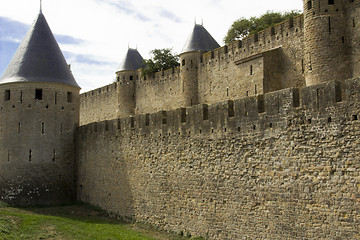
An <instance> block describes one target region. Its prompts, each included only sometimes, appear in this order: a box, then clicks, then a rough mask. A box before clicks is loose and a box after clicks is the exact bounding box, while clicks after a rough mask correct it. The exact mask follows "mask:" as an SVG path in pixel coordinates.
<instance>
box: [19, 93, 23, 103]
mask: <svg viewBox="0 0 360 240" xmlns="http://www.w3.org/2000/svg"><path fill="white" fill-rule="evenodd" d="M22 102H23V92H22V91H20V103H22Z"/></svg>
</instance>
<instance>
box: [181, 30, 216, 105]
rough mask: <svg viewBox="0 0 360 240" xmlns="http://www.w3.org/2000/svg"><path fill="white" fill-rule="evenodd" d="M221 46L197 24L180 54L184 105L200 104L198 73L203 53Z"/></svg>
mask: <svg viewBox="0 0 360 240" xmlns="http://www.w3.org/2000/svg"><path fill="white" fill-rule="evenodd" d="M218 47H220V45H219V44H218V43H217V42H216V40H215V39H214V38H213V37H212V36H211V35H210V33H209V32H208V31H207V30H206V29H205V28H204V26H202V25H199V24H195V26H194V28H193V31H192V32H191V34H190V36H189V38H188V40H187V41H186V43H185V46H184V48H183V50H182V51H181V54H180V79H181V84H182V90H183V91H182V92H183V106H184V107H187V106H192V105H196V104H198V101H199V99H198V73H199V69H198V68H199V63H200V58H201V54H203V53H204V52H208V51H212V50H214V49H215V48H218Z"/></svg>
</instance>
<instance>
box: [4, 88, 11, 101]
mask: <svg viewBox="0 0 360 240" xmlns="http://www.w3.org/2000/svg"><path fill="white" fill-rule="evenodd" d="M4 100H5V101H9V100H10V90H5V97H4Z"/></svg>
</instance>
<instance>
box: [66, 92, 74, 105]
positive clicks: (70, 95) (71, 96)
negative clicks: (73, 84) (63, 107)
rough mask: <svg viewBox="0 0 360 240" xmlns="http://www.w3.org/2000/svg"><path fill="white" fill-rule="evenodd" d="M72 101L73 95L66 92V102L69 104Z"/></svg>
mask: <svg viewBox="0 0 360 240" xmlns="http://www.w3.org/2000/svg"><path fill="white" fill-rule="evenodd" d="M72 101H73V95H72V92H67V102H68V103H71V102H72Z"/></svg>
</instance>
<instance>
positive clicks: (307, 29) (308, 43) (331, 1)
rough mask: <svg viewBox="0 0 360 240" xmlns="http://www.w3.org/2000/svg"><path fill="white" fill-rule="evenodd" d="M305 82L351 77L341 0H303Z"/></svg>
mask: <svg viewBox="0 0 360 240" xmlns="http://www.w3.org/2000/svg"><path fill="white" fill-rule="evenodd" d="M303 3H304V43H305V62H306V68H305V80H306V85H307V86H310V85H314V84H318V83H321V82H327V81H331V80H339V79H345V78H349V77H351V76H350V74H351V70H350V66H349V59H348V58H349V57H348V51H349V49H348V48H349V46H348V39H347V33H346V16H345V6H344V4H345V3H344V0H303Z"/></svg>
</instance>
